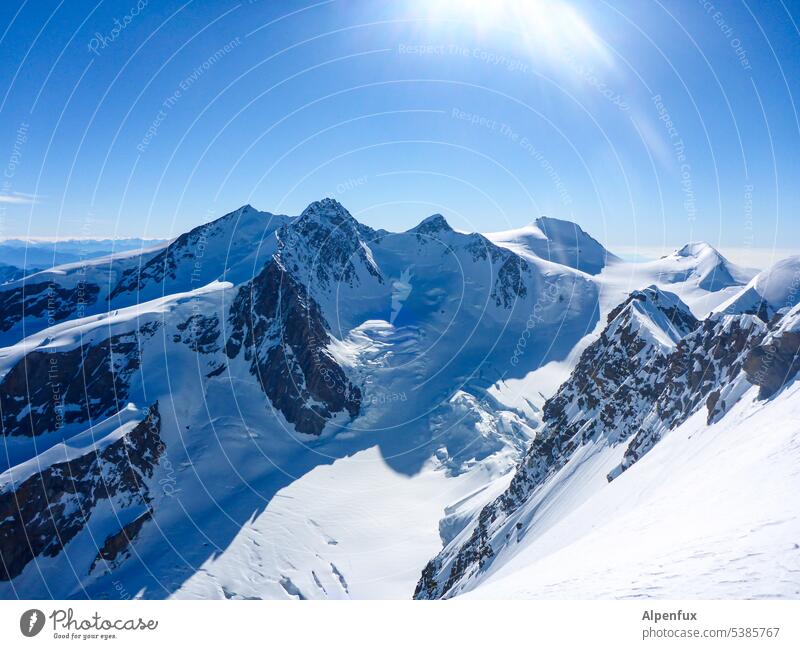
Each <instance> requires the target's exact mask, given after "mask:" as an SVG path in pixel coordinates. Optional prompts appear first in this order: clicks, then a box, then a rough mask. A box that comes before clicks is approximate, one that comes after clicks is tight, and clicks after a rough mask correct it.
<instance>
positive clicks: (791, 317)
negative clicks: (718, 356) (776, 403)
mask: <svg viewBox="0 0 800 649" xmlns="http://www.w3.org/2000/svg"><path fill="white" fill-rule="evenodd" d="M744 371H745V373H746V374H747V379H748V380H749V381H750V382H751V383H753V384H754V385H758V386H760V388H761V390H760V391H759V398H761V399H767V398H769V397H771V396H772V395H774V394H775V393H776V392H778V391H779V390H781V389H782V388H783V387H784V386H785V385H786V384H787V383H789V381H791V380H792V379H793V378H794V377H795V375H796V374H797V372H798V371H800V306H796V307H794V308H793V309H791V310H789V312H788V313H786V314H785V315H783V316H782V317H781V318H779V319H777V320H776V321H774V322H773V324H772V327H771V331H770V333H769V334H768V335H767V336H766V337H765V338H764V340H763V341H762V343H761V344H760V345H758V346H754V347H753V349H752V350H751V351H750V353H749V354H748V355H747V358H746V359H745V362H744Z"/></svg>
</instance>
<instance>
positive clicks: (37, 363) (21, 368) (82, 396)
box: [0, 323, 157, 437]
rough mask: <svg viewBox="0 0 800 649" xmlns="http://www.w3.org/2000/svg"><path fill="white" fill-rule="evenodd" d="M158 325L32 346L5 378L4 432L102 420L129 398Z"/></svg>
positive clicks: (0, 405) (0, 388)
mask: <svg viewBox="0 0 800 649" xmlns="http://www.w3.org/2000/svg"><path fill="white" fill-rule="evenodd" d="M156 327H157V325H156V324H155V323H148V324H146V325H142V326H141V327H140V328H139V329H138V330H137V331H134V332H131V333H127V334H119V335H115V336H112V337H111V338H107V339H105V340H102V341H100V342H96V343H95V342H90V343H87V344H85V345H82V346H78V347H75V348H74V349H70V350H67V351H54V352H46V351H32V352H30V353H28V354H26V355H25V356H24V357H23V358H22V359H21V360H20V361H19V362H18V363H17V364H16V365H14V367H12V368H11V369H10V370H9V371H8V373H7V374H6V375H5V376H4V377H3V379H2V381H0V409H2V418H1V421H2V433H3V435H7V436H10V435H27V436H29V437H31V436H34V435H41V434H43V433H46V432H51V431H55V430H58V429H59V428H61V426H63V425H64V424H71V423H75V422H84V421H92V420H98V419H101V418H103V417H106V416H108V415H110V414H112V413H115V412H119V411H120V410H121V409H122V408H123V407H124V406H125V404H126V403H127V397H128V389H129V381H130V379H131V376H132V375H133V373H134V372H135V371H136V370H138V369H139V365H140V362H141V359H140V346H141V343H142V339H143V338H147V337H150V336H152V335H153V334H154V333H155V330H156Z"/></svg>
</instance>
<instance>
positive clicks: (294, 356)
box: [225, 258, 361, 435]
mask: <svg viewBox="0 0 800 649" xmlns="http://www.w3.org/2000/svg"><path fill="white" fill-rule="evenodd" d="M230 323H231V335H230V338H229V339H228V342H227V344H226V346H225V353H226V354H227V355H228V357H229V358H235V357H236V356H238V354H239V353H240V351H241V350H242V349H244V357H245V359H246V360H248V361H250V371H251V372H252V373H253V374H254V375H255V376H257V377H258V379H259V382H260V384H261V388H262V389H263V390H264V393H265V394H266V395H267V396H268V397H269V399H270V401H271V402H272V404H273V405H274V406H275V408H277V409H278V410H279V411H280V412H281V413H283V415H284V417H286V419H287V421H289V422H290V423H292V424H294V426H295V428H296V429H297V430H298V431H299V432H301V433H309V434H312V435H319V434H320V433H321V432H322V429H323V428H324V427H325V424H326V423H327V422H328V421H329V420H330V419H331V418H332V417H333V415H334V414H335V413H338V412H345V411H346V412H347V413H348V414H349V415H350V417H351V418H352V417H355V416H356V415H357V414H358V413H359V410H360V408H361V391H360V390H359V389H358V388H357V387H356V386H354V385H352V384H351V383H350V381H349V379H348V378H347V375H346V374H345V372H344V370H343V369H342V368H341V367H340V366H339V364H338V363H337V362H336V360H335V359H334V358H333V356H332V355H331V354H330V352H329V351H328V349H327V347H328V345H329V344H330V342H331V340H330V338H329V336H328V333H327V330H326V323H325V320H324V318H323V316H322V313H321V312H320V309H319V306H318V305H317V303H316V302H315V301H314V300H313V298H311V297H310V296H309V295H308V292H307V291H306V288H305V286H304V285H303V284H301V283H300V282H298V281H297V280H295V278H294V277H293V276H292V275H291V274H290V273H287V272H285V271H284V269H283V266H282V265H281V263H280V262H279V261H278V259H277V258H276V259H273V260H272V261H271V262H269V263H267V264H266V265H265V266H264V268H263V270H262V271H261V273H260V274H259V275H258V276H256V277H255V278H254V279H253V280H252V281H251V282H249V283H248V284H246V285H245V286H243V287H242V288H241V289H240V290H239V293H238V294H237V296H236V298H235V300H234V302H233V304H232V306H231V312H230Z"/></svg>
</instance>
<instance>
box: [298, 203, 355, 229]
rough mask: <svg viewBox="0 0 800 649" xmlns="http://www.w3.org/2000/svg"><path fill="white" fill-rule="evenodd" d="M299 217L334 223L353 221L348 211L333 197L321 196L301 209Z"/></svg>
mask: <svg viewBox="0 0 800 649" xmlns="http://www.w3.org/2000/svg"><path fill="white" fill-rule="evenodd" d="M299 218H300V219H305V220H315V221H329V222H332V223H335V224H341V223H344V222H346V221H355V219H354V218H353V216H352V215H351V214H350V212H348V211H347V210H346V209H345V207H344V206H343V205H342V204H341V203H340V202H339V201H337V200H336V199H335V198H323V199H322V200H320V201H314V202H313V203H311V204H310V205H309V206H308V207H307V208H306V209H304V210H303V213H302V214H301V215H300V217H299Z"/></svg>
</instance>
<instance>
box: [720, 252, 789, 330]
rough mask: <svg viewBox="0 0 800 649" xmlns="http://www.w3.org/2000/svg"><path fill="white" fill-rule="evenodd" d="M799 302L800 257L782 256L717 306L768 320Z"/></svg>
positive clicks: (724, 309) (730, 311) (728, 311)
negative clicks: (782, 257) (784, 257)
mask: <svg viewBox="0 0 800 649" xmlns="http://www.w3.org/2000/svg"><path fill="white" fill-rule="evenodd" d="M798 302H800V256H795V257H789V258H787V259H783V260H781V261H779V262H778V263H776V264H775V265H773V266H770V267H769V268H768V269H767V270H765V271H762V272H760V273H758V275H756V276H755V277H753V278H752V280H750V282H749V283H748V284H747V285H746V286H745V287H744V288H743V289H742V290H741V291H738V292H737V293H736V294H734V295H733V296H732V297H731V298H730V299H728V300H726V301H725V302H723V303H722V304H720V305H719V306H718V307H717V309H716V310H717V311H719V312H721V313H753V314H756V315H758V316H759V317H760V318H761V319H762V320H769V319H770V318H772V317H773V316H774V315H775V314H776V313H778V312H779V311H781V310H782V309H787V308H791V307H793V306H794V305H795V304H797V303H798Z"/></svg>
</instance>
